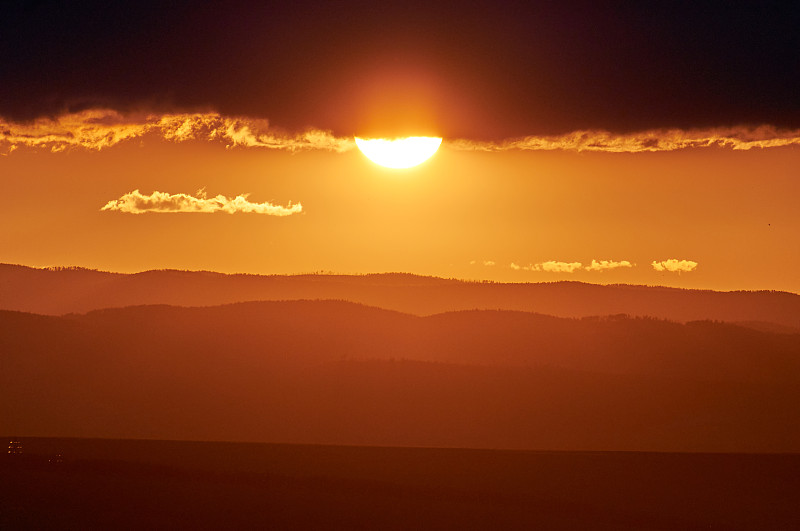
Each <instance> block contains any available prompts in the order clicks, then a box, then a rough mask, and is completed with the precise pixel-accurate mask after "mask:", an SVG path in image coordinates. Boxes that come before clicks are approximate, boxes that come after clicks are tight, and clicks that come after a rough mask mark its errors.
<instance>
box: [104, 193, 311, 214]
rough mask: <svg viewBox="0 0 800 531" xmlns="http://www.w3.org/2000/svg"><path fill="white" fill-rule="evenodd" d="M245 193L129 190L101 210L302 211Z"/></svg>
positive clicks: (297, 204) (262, 212) (144, 211)
mask: <svg viewBox="0 0 800 531" xmlns="http://www.w3.org/2000/svg"><path fill="white" fill-rule="evenodd" d="M247 197H248V194H244V195H237V196H236V197H225V196H224V195H218V196H215V197H208V196H207V195H206V193H205V192H204V191H203V190H199V191H198V192H197V194H195V195H189V194H181V193H179V194H168V193H166V192H158V191H154V192H153V193H152V194H150V195H144V194H142V193H141V192H139V190H134V191H133V192H129V193H127V194H125V195H123V196H122V197H120V198H119V199H115V200H112V201H109V202H108V203H106V205H105V206H104V207H103V208H101V209H100V210H101V211H111V212H124V213H126V214H144V213H146V212H202V213H213V212H227V213H229V214H235V213H237V212H245V213H253V214H265V215H268V216H291V215H292V214H297V213H299V212H302V211H303V205H301V204H300V203H294V204H292V203H291V202H290V203H289V204H288V205H287V206H282V205H275V204H272V203H269V202H265V203H251V202H250V201H248V200H247Z"/></svg>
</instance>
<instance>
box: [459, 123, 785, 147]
mask: <svg viewBox="0 0 800 531" xmlns="http://www.w3.org/2000/svg"><path fill="white" fill-rule="evenodd" d="M447 145H448V146H449V147H450V148H451V149H457V150H466V151H510V150H521V151H553V150H563V151H604V152H612V153H639V152H649V151H674V150H677V149H686V148H698V147H724V148H730V149H735V150H748V149H753V148H771V147H782V146H792V145H800V130H796V129H792V130H790V129H778V128H776V127H772V126H768V125H764V126H761V127H744V126H742V127H728V128H715V129H691V130H682V129H656V130H650V131H641V132H637V133H629V134H615V133H610V132H608V131H575V132H572V133H567V134H563V135H549V136H526V137H522V138H515V139H508V140H503V141H500V142H479V141H473V140H466V139H461V140H451V141H448V142H447Z"/></svg>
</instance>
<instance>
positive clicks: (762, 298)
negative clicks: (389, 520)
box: [0, 264, 800, 332]
mask: <svg viewBox="0 0 800 531" xmlns="http://www.w3.org/2000/svg"><path fill="white" fill-rule="evenodd" d="M299 299H333V300H347V301H351V302H357V303H362V304H367V305H370V306H375V307H379V308H386V309H391V310H397V311H401V312H405V313H411V314H415V315H430V314H435V313H441V312H448V311H456V310H471V309H502V310H518V311H525V312H537V313H543V314H548V315H555V316H560V317H585V316H592V315H613V314H628V315H632V316H651V317H656V318H661V319H669V320H673V321H680V322H686V321H694V320H703V319H711V320H719V321H727V322H748V323H751V324H753V325H754V327H756V328H762V329H770V328H771V329H775V327H771V326H770V325H769V323H773V324H775V325H779V327H785V328H786V331H787V332H792V331H794V330H798V331H800V295H798V294H794V293H787V292H775V291H752V292H747V291H735V292H718V291H710V290H690V289H679V288H665V287H650V286H633V285H624V284H617V285H598V284H586V283H581V282H552V283H525V284H514V283H494V282H470V281H461V280H453V279H442V278H436V277H423V276H416V275H411V274H405V273H386V274H368V275H326V274H308V275H290V276H285V275H270V276H262V275H244V274H236V275H227V274H222V273H212V272H208V271H176V270H157V271H145V272H142V273H134V274H122V273H109V272H101V271H94V270H88V269H81V268H50V269H36V268H30V267H25V266H19V265H10V264H0V309H4V310H16V311H24V312H32V313H39V314H47V315H62V314H66V313H84V312H87V311H91V310H96V309H101V308H111V307H125V306H133V305H143V304H169V305H175V306H211V305H218V304H228V303H235V302H243V301H255V300H299ZM758 323H762V324H760V325H759V324H758ZM763 323H767V324H763Z"/></svg>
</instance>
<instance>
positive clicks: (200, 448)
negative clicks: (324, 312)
mask: <svg viewBox="0 0 800 531" xmlns="http://www.w3.org/2000/svg"><path fill="white" fill-rule="evenodd" d="M22 442H23V447H24V451H25V453H24V454H23V455H20V456H6V455H3V457H2V459H0V471H1V472H2V473H1V474H0V477H2V481H0V528H2V529H45V528H46V529H112V528H128V529H130V528H162V529H166V528H170V529H214V528H218V529H222V528H225V529H231V528H275V529H514V528H525V529H742V530H744V529H798V528H800V512H798V511H797V507H798V502H799V501H800V495H798V493H800V455H799V454H772V455H766V454H680V453H644V452H535V451H496V450H468V449H427V448H388V447H383V448H382V447H348V446H308V445H279V444H253V443H211V442H176V441H141V440H140V441H137V440H103V439H50V438H23V439H22ZM56 453H61V454H63V457H64V460H63V462H59V463H55V462H52V457H53V455H54V454H56Z"/></svg>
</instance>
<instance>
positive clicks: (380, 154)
mask: <svg viewBox="0 0 800 531" xmlns="http://www.w3.org/2000/svg"><path fill="white" fill-rule="evenodd" d="M441 144H442V139H441V138H437V137H432V136H410V137H408V138H397V139H395V140H388V139H385V138H371V139H364V138H358V137H356V145H357V146H358V149H360V150H361V152H362V153H363V154H364V155H366V157H367V158H368V159H369V160H371V161H372V162H374V163H375V164H380V165H381V166H385V167H387V168H394V169H402V168H410V167H412V166H416V165H417V164H422V163H423V162H425V161H426V160H428V159H429V158H431V157H432V156H433V154H434V153H436V150H438V149H439V146H440V145H441Z"/></svg>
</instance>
